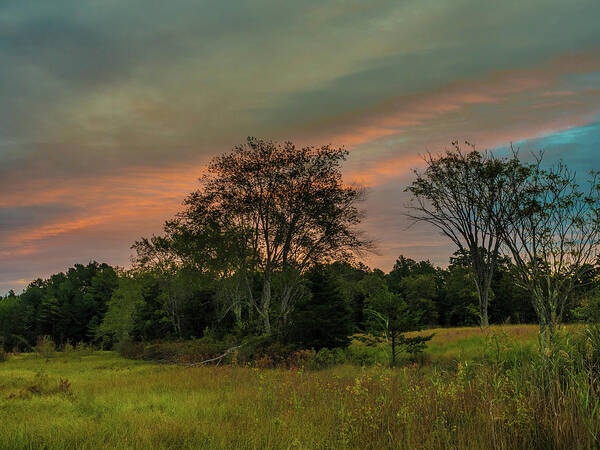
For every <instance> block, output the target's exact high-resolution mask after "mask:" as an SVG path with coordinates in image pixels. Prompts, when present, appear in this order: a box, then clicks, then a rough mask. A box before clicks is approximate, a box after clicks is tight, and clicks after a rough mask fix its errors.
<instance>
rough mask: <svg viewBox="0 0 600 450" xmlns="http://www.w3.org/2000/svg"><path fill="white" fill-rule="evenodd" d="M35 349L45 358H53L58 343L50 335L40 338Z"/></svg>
mask: <svg viewBox="0 0 600 450" xmlns="http://www.w3.org/2000/svg"><path fill="white" fill-rule="evenodd" d="M35 351H36V352H37V353H38V354H39V355H40V356H42V357H44V358H51V357H52V356H54V355H55V353H56V344H55V343H54V341H53V340H52V338H51V337H50V336H42V337H41V338H38V341H37V345H36V346H35Z"/></svg>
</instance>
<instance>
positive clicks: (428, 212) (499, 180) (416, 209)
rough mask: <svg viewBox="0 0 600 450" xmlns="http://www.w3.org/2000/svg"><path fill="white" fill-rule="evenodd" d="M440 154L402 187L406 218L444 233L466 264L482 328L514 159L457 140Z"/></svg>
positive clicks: (516, 163) (486, 321)
mask: <svg viewBox="0 0 600 450" xmlns="http://www.w3.org/2000/svg"><path fill="white" fill-rule="evenodd" d="M452 147H453V149H452V150H449V151H447V152H446V153H445V154H442V155H440V156H432V155H427V156H426V157H425V158H424V159H425V164H426V168H425V171H423V172H422V173H421V172H419V171H417V170H415V172H414V173H415V176H416V179H415V180H414V181H413V182H412V184H411V185H410V186H408V187H407V188H406V191H408V192H409V193H411V194H412V203H411V205H410V206H409V213H408V214H407V215H408V216H409V217H410V218H412V219H414V220H415V221H422V222H427V223H429V224H431V225H433V226H434V227H436V228H437V229H438V230H439V231H441V233H442V234H443V235H445V236H447V237H448V238H449V239H450V240H451V241H452V242H453V243H454V244H455V245H456V246H457V247H458V249H459V251H460V252H462V253H463V254H464V255H468V256H469V258H470V262H471V267H472V270H473V274H474V278H475V282H476V285H477V293H478V299H479V314H480V320H481V325H482V326H487V325H488V324H489V319H488V303H489V291H490V285H491V282H492V278H493V276H494V270H495V267H496V262H497V259H498V253H499V248H500V245H501V235H502V231H503V228H504V227H505V226H506V223H507V220H508V218H509V217H510V216H511V214H512V213H513V212H512V210H511V209H509V208H508V207H507V205H511V204H512V203H510V202H508V203H507V202H506V199H507V197H509V196H510V195H511V191H510V186H509V185H507V178H508V176H514V174H515V173H517V172H519V171H518V169H519V167H520V163H519V161H518V159H517V158H516V157H513V158H511V159H500V158H496V157H494V156H493V155H492V154H490V153H487V152H486V153H480V152H477V151H475V150H472V151H470V152H463V151H462V149H461V147H460V145H459V144H458V142H453V143H452Z"/></svg>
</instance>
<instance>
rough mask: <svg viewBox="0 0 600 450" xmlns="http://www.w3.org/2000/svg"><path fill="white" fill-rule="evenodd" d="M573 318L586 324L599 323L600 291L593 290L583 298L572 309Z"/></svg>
mask: <svg viewBox="0 0 600 450" xmlns="http://www.w3.org/2000/svg"><path fill="white" fill-rule="evenodd" d="M573 316H574V317H575V318H576V319H577V320H579V321H581V322H587V323H595V324H597V323H600V290H599V289H595V290H593V291H591V292H589V293H588V294H587V295H585V296H583V297H582V298H581V300H580V301H579V305H578V306H577V307H575V308H574V310H573Z"/></svg>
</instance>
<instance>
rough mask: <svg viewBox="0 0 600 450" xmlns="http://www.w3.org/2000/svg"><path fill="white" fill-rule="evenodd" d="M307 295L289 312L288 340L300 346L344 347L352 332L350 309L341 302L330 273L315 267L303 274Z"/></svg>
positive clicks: (315, 347)
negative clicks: (291, 312) (290, 313)
mask: <svg viewBox="0 0 600 450" xmlns="http://www.w3.org/2000/svg"><path fill="white" fill-rule="evenodd" d="M306 279H307V284H308V287H309V290H310V295H308V296H306V298H305V299H304V301H301V302H300V303H299V304H298V305H297V307H296V310H295V312H294V314H293V322H292V326H291V330H290V333H289V335H290V340H291V341H292V342H293V343H295V344H297V345H300V346H302V347H304V348H314V349H315V350H319V349H321V348H335V347H345V346H347V345H348V344H349V343H350V340H349V338H348V336H349V335H350V334H351V333H352V329H353V323H352V309H351V308H350V307H349V305H348V304H347V302H346V301H345V299H344V297H343V295H342V294H341V292H340V290H339V287H338V285H337V283H336V282H335V279H334V278H333V276H332V275H331V274H330V273H329V272H328V271H327V270H326V269H325V268H324V267H323V266H315V267H314V268H313V269H311V270H310V271H309V272H308V273H307V275H306Z"/></svg>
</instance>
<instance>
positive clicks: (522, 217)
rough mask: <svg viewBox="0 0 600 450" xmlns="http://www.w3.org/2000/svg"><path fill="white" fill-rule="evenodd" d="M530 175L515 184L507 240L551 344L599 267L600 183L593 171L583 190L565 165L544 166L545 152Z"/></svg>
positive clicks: (541, 328)
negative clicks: (570, 304) (573, 300)
mask: <svg viewBox="0 0 600 450" xmlns="http://www.w3.org/2000/svg"><path fill="white" fill-rule="evenodd" d="M527 171H528V176H527V177H526V178H524V179H523V178H522V177H519V178H518V179H516V180H511V185H512V186H513V191H515V192H517V194H516V195H514V197H513V200H512V201H513V202H514V209H515V210H516V211H517V214H515V215H512V216H511V221H510V224H509V225H510V226H508V227H506V228H504V234H503V239H504V242H505V243H506V246H507V247H508V249H509V250H510V253H511V254H512V257H513V259H514V262H515V266H516V268H517V271H516V273H517V280H518V282H519V284H520V285H521V286H522V287H523V288H525V289H526V290H527V291H528V292H529V294H530V296H531V299H532V302H533V307H534V309H535V312H536V314H537V316H538V319H539V323H540V334H541V336H542V338H546V340H547V339H549V338H551V337H552V335H553V334H554V331H555V329H556V327H557V325H558V324H559V323H560V322H561V319H562V316H563V312H564V308H565V305H566V304H567V302H568V301H569V299H570V297H571V296H572V295H573V294H574V292H575V291H576V290H577V289H580V288H581V285H582V284H584V283H585V280H586V279H589V278H591V277H589V276H588V275H589V274H590V273H592V272H593V271H594V270H597V268H598V263H599V257H600V180H599V178H598V173H594V172H592V173H591V179H589V180H588V182H587V183H586V188H585V189H582V188H581V187H580V186H579V185H578V184H577V182H576V176H575V172H573V171H572V170H570V169H569V168H568V167H567V166H566V165H565V164H564V163H562V162H559V163H557V164H556V165H554V166H553V167H550V168H547V169H545V168H543V166H542V154H540V155H538V157H537V158H536V161H535V162H534V163H533V164H531V165H529V166H527Z"/></svg>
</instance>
